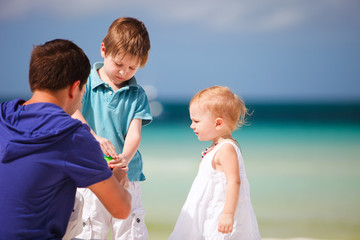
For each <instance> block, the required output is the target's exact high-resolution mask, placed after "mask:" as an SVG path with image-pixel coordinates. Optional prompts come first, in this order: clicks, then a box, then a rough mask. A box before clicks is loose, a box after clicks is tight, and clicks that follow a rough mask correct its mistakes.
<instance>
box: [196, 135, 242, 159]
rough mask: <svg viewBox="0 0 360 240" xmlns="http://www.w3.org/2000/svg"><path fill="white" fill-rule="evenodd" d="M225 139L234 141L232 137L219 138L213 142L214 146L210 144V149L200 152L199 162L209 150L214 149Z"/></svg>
mask: <svg viewBox="0 0 360 240" xmlns="http://www.w3.org/2000/svg"><path fill="white" fill-rule="evenodd" d="M225 139H232V140H234V141H235V139H234V138H232V137H228V138H219V140H218V141H217V142H215V143H214V144H212V145H211V146H210V147H208V148H206V149H205V150H204V151H202V152H201V160H202V159H203V158H204V157H205V155H206V154H207V153H208V152H210V151H211V150H213V149H214V147H216V145H218V144H219V142H221V141H222V140H225Z"/></svg>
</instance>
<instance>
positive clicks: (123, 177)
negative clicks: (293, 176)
mask: <svg viewBox="0 0 360 240" xmlns="http://www.w3.org/2000/svg"><path fill="white" fill-rule="evenodd" d="M113 174H114V176H115V177H116V179H117V180H118V181H119V183H120V185H121V186H123V187H124V188H125V189H128V188H129V178H128V176H127V173H126V171H124V169H123V168H121V167H117V168H114V170H113Z"/></svg>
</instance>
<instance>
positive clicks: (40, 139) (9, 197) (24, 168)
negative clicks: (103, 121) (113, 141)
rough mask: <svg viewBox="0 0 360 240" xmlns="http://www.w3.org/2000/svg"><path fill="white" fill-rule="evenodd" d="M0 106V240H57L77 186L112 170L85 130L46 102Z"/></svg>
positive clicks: (107, 175)
mask: <svg viewBox="0 0 360 240" xmlns="http://www.w3.org/2000/svg"><path fill="white" fill-rule="evenodd" d="M22 103H23V100H19V99H18V100H13V101H10V102H4V103H1V105H0V114H1V115H0V189H1V194H0V239H61V238H62V236H63V235H64V234H65V231H66V227H67V223H68V220H69V218H70V215H71V212H72V209H73V205H74V199H75V193H76V188H77V187H87V186H90V185H92V184H94V183H97V182H100V181H103V180H105V179H108V178H109V177H110V176H111V175H112V172H111V171H110V169H109V168H108V166H107V164H106V161H105V160H104V158H103V154H102V151H101V149H100V146H99V143H98V142H97V141H96V140H95V139H94V138H93V137H92V135H91V133H90V131H89V128H88V126H86V125H84V124H82V123H81V122H80V121H78V120H75V119H72V118H71V117H70V116H69V115H68V114H67V113H65V112H64V110H63V109H62V108H60V107H59V106H57V105H55V104H50V103H35V104H30V105H25V106H23V105H21V104H22Z"/></svg>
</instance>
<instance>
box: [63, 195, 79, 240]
mask: <svg viewBox="0 0 360 240" xmlns="http://www.w3.org/2000/svg"><path fill="white" fill-rule="evenodd" d="M83 206H84V198H83V195H82V194H81V193H80V192H79V191H76V196H75V202H74V208H73V212H72V213H71V216H70V219H69V223H68V226H67V228H66V233H65V235H64V237H63V238H62V239H63V240H69V239H73V238H74V237H76V236H77V235H78V234H80V233H81V232H82V230H83V221H82V214H83Z"/></svg>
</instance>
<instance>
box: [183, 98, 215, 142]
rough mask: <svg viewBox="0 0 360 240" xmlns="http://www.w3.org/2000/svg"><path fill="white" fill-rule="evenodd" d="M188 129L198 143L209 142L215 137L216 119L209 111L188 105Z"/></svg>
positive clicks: (194, 105)
mask: <svg viewBox="0 0 360 240" xmlns="http://www.w3.org/2000/svg"><path fill="white" fill-rule="evenodd" d="M190 119H191V121H192V122H191V125H190V128H191V129H193V130H194V133H195V134H196V136H197V137H198V139H199V140H200V141H211V140H214V139H215V138H216V137H217V135H216V134H217V132H216V119H215V117H214V116H213V115H212V113H211V112H210V111H209V110H206V109H203V108H201V107H199V105H198V104H197V103H192V104H191V105H190Z"/></svg>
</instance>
